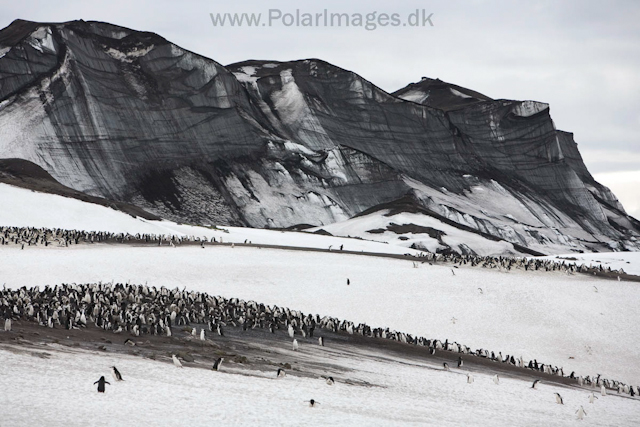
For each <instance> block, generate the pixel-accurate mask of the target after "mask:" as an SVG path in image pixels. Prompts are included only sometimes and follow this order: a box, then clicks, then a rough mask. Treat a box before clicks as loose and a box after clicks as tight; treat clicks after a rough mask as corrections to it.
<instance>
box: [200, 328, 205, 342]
mask: <svg viewBox="0 0 640 427" xmlns="http://www.w3.org/2000/svg"><path fill="white" fill-rule="evenodd" d="M200 341H206V340H205V338H204V328H203V329H201V330H200Z"/></svg>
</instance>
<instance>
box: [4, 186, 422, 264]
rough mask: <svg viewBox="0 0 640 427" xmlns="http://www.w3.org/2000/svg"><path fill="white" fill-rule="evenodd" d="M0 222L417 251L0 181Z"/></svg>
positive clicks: (232, 240) (360, 249) (231, 240)
mask: <svg viewBox="0 0 640 427" xmlns="http://www.w3.org/2000/svg"><path fill="white" fill-rule="evenodd" d="M0 200H1V201H2V202H3V205H2V209H0V226H16V227H44V228H62V229H67V230H85V231H108V232H112V233H129V234H136V233H140V234H155V235H175V236H195V237H199V238H202V237H206V238H207V239H209V240H210V239H211V238H213V237H215V238H216V239H217V240H218V241H220V240H221V239H222V241H224V242H226V243H243V242H245V241H247V240H248V241H251V243H253V244H263V245H280V246H291V247H302V248H318V249H329V247H332V249H338V248H340V246H342V247H343V249H344V250H346V251H358V252H378V253H389V254H406V253H411V254H418V253H420V252H419V251H416V250H413V249H408V248H403V247H400V246H395V245H387V244H383V243H377V242H370V241H364V240H357V239H344V238H340V237H331V236H322V235H317V234H310V233H301V232H290V231H287V232H285V231H276V230H262V229H254V228H244V227H223V228H218V229H216V228H207V227H197V226H190V225H184V224H177V223H175V222H171V221H152V220H146V219H144V218H140V217H137V218H136V217H133V216H130V215H127V214H125V213H123V212H120V211H116V210H114V209H110V208H107V207H105V206H101V205H96V204H92V203H86V202H82V201H80V200H76V199H71V198H68V197H62V196H58V195H55V194H45V193H38V192H35V191H30V190H26V189H24V188H19V187H14V186H11V185H7V184H2V183H0Z"/></svg>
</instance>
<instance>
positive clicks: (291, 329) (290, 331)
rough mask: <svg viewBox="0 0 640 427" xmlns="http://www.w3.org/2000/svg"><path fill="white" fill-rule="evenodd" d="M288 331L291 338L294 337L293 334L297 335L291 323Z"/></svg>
mask: <svg viewBox="0 0 640 427" xmlns="http://www.w3.org/2000/svg"><path fill="white" fill-rule="evenodd" d="M287 332H289V338H293V336H294V335H295V333H296V332H295V331H294V330H293V326H291V325H289V329H288V331H287Z"/></svg>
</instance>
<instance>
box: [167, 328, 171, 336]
mask: <svg viewBox="0 0 640 427" xmlns="http://www.w3.org/2000/svg"><path fill="white" fill-rule="evenodd" d="M167 336H168V337H170V336H171V328H170V327H169V326H167Z"/></svg>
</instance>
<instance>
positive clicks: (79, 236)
mask: <svg viewBox="0 0 640 427" xmlns="http://www.w3.org/2000/svg"><path fill="white" fill-rule="evenodd" d="M221 231H222V230H221ZM80 243H153V244H158V245H159V246H162V245H169V246H177V245H180V244H184V243H200V244H204V243H223V239H222V238H220V240H218V239H216V238H215V237H213V238H211V239H207V238H206V237H203V238H200V237H196V236H176V235H165V234H141V233H137V234H129V233H111V232H107V231H81V230H65V229H61V228H53V229H51V228H35V227H3V226H0V245H9V244H15V245H20V246H21V248H22V249H24V248H25V247H28V246H38V245H42V246H49V245H53V246H65V247H67V246H71V245H74V244H75V245H78V244H80ZM245 243H247V242H245Z"/></svg>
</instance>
